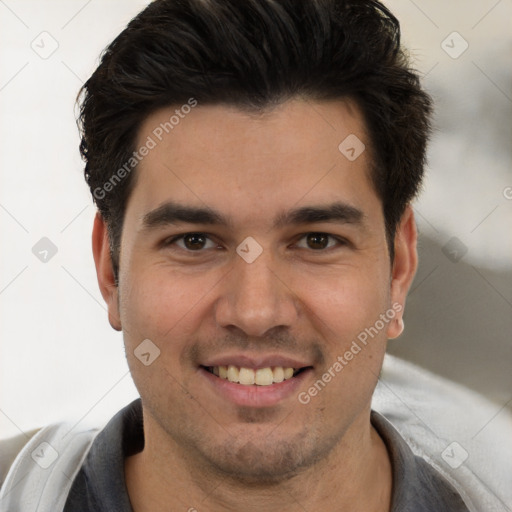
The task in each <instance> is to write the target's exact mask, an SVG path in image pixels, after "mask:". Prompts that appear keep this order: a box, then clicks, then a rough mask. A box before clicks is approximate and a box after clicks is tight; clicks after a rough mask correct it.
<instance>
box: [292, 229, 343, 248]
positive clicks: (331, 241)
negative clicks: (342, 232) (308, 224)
mask: <svg viewBox="0 0 512 512" xmlns="http://www.w3.org/2000/svg"><path fill="white" fill-rule="evenodd" d="M343 245H345V242H344V240H343V239H339V238H338V237H335V236H334V235H329V234H328V233H319V232H311V233H306V234H304V235H303V236H302V237H301V239H300V240H299V241H298V243H297V247H299V248H300V249H309V250H313V251H323V250H326V249H333V248H335V247H337V246H339V247H341V246H343Z"/></svg>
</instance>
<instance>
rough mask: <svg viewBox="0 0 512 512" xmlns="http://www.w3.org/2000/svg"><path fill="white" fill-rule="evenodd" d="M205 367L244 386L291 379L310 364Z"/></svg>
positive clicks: (264, 384) (222, 377)
mask: <svg viewBox="0 0 512 512" xmlns="http://www.w3.org/2000/svg"><path fill="white" fill-rule="evenodd" d="M203 368H204V369H205V370H206V371H208V372H210V373H212V374H213V375H216V376H217V377H219V379H224V380H227V381H229V382H233V383H235V384H241V385H242V386H271V385H272V384H278V383H280V382H283V381H285V380H288V379H291V378H293V377H295V376H296V375H298V374H299V373H301V372H302V371H304V370H307V369H308V368H311V367H310V366H308V367H304V368H289V367H283V366H273V367H266V368H257V369H253V368H245V367H243V366H235V365H232V364H230V365H229V366H203Z"/></svg>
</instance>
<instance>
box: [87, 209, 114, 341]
mask: <svg viewBox="0 0 512 512" xmlns="http://www.w3.org/2000/svg"><path fill="white" fill-rule="evenodd" d="M92 253H93V256H94V264H95V265H96V275H97V277H98V284H99V286H100V291H101V295H102V296H103V299H104V300H105V302H106V303H107V307H108V321H109V322H110V325H111V326H112V328H114V329H115V330H116V331H120V330H121V320H120V317H119V301H118V287H117V285H116V282H115V278H114V270H113V267H112V258H111V255H110V243H109V238H108V231H107V225H106V224H105V221H104V220H103V217H102V216H101V214H100V213H99V212H96V217H95V218H94V226H93V229H92Z"/></svg>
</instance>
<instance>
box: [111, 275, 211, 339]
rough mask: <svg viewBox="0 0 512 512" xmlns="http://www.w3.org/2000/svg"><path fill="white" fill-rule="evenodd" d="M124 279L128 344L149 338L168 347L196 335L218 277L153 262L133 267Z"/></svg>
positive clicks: (123, 317)
mask: <svg viewBox="0 0 512 512" xmlns="http://www.w3.org/2000/svg"><path fill="white" fill-rule="evenodd" d="M125 277H126V280H123V281H122V282H121V284H122V286H121V288H120V315H121V322H122V324H123V330H124V331H125V341H126V343H127V344H133V343H136V341H137V339H139V338H140V339H145V338H149V339H151V340H153V341H154V342H155V343H156V344H157V345H158V346H161V347H164V346H167V345H168V344H169V341H168V340H173V347H176V348H177V345H178V344H179V342H178V340H179V339H183V338H186V337H187V335H188V334H193V332H194V327H196V328H197V322H198V321H199V317H200V316H201V314H202V313H201V312H202V311H204V308H205V306H206V305H207V303H208V301H209V300H210V297H211V293H212V291H213V289H214V287H215V282H216V281H218V279H217V280H216V279H214V278H213V277H212V278H210V277H209V276H208V275H206V274H198V275H196V276H190V275H184V274H182V273H179V272H173V271H171V270H170V269H166V268H164V267H161V266H158V265H153V266H150V267H145V268H144V267H143V268H142V270H139V268H135V267H134V268H130V269H128V271H127V272H126V274H125Z"/></svg>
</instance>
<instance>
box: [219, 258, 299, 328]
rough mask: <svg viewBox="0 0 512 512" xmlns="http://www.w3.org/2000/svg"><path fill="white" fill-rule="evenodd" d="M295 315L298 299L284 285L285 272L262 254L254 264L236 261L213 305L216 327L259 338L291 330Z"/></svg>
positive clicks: (241, 260)
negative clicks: (272, 331) (235, 330)
mask: <svg viewBox="0 0 512 512" xmlns="http://www.w3.org/2000/svg"><path fill="white" fill-rule="evenodd" d="M297 316H298V315H297V300H296V297H295V294H294V293H293V291H292V290H291V289H290V288H289V287H288V286H287V283H286V272H284V271H282V272H280V271H279V268H278V267H277V265H276V264H275V262H273V261H272V260H271V258H269V257H267V256H266V255H265V251H264V252H263V254H262V255H260V256H259V257H258V259H257V260H256V261H254V262H253V263H246V262H245V261H244V260H243V259H242V258H237V259H236V261H235V263H234V268H233V270H232V271H231V272H229V273H228V274H227V275H226V278H225V279H224V280H223V283H222V285H221V289H220V296H219V298H218V300H217V302H216V307H215V317H216V322H217V325H219V326H221V327H223V328H227V329H234V328H238V329H241V330H242V331H243V332H244V333H245V334H246V335H247V336H254V337H256V336H257V337H262V336H264V335H265V333H267V331H270V330H271V329H274V328H276V327H280V328H283V327H290V326H291V325H292V324H293V323H294V322H295V321H296V319H297Z"/></svg>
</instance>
